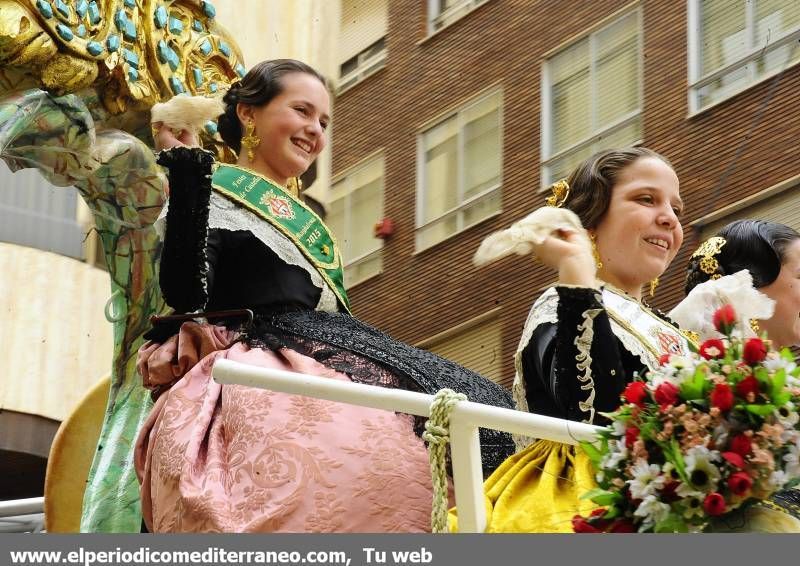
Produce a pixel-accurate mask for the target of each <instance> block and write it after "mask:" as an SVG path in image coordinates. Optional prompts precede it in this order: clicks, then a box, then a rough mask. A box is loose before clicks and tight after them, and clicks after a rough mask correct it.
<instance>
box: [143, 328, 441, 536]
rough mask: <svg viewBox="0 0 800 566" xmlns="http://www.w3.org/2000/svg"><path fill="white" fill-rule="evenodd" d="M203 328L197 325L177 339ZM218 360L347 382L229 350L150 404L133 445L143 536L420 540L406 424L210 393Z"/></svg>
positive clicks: (225, 389)
mask: <svg viewBox="0 0 800 566" xmlns="http://www.w3.org/2000/svg"><path fill="white" fill-rule="evenodd" d="M212 328H213V327H210V326H208V325H195V327H194V328H190V329H182V334H186V333H185V332H184V330H186V331H188V332H192V333H196V332H205V331H211V329H212ZM186 337H187V336H185V335H184V336H181V338H186ZM151 357H152V353H151ZM220 357H223V358H227V359H230V360H234V361H237V362H241V363H247V364H252V365H256V366H261V367H275V368H280V369H285V370H289V371H297V372H303V373H309V374H315V375H319V376H323V377H327V378H330V379H338V380H343V381H349V377H348V376H347V375H345V374H343V373H341V372H336V371H334V370H331V369H329V368H326V367H325V366H323V365H322V364H320V363H319V362H317V361H315V360H313V359H312V358H309V357H307V356H304V355H301V354H299V353H297V352H295V351H294V350H291V349H288V348H282V349H279V350H277V351H273V350H270V349H263V348H252V349H251V348H250V347H249V346H247V345H246V344H244V343H241V342H239V343H236V344H235V345H234V346H232V347H231V348H229V349H227V350H219V351H217V352H213V353H211V354H209V355H207V356H205V357H204V358H203V359H202V360H200V361H199V362H198V363H197V364H196V365H194V367H193V368H192V369H191V370H190V371H189V372H188V373H187V374H186V375H184V376H183V378H182V379H180V380H179V381H178V382H177V383H176V384H175V385H174V386H172V387H171V388H170V389H169V391H167V392H165V393H164V394H163V395H161V397H159V399H158V401H157V402H156V405H155V407H154V409H153V412H152V413H151V415H150V417H149V418H148V420H147V421H146V423H145V425H144V427H143V431H142V433H141V435H140V437H139V441H138V442H137V447H136V467H137V472H138V473H139V475H140V479H141V481H142V509H143V515H144V518H145V523H146V524H147V526H148V529H150V530H151V531H152V532H424V531H428V530H429V529H430V513H431V501H432V487H431V479H430V472H429V464H428V455H427V452H426V449H425V446H424V443H423V441H422V440H421V439H420V438H419V437H418V436H417V435H416V434H414V430H413V419H412V418H411V417H409V416H407V415H400V414H395V413H391V412H387V411H381V410H376V409H368V408H364V407H358V406H354V405H348V404H342V403H335V402H331V401H324V400H319V399H313V398H310V397H301V396H296V395H288V394H284V393H275V392H272V391H267V390H261V389H253V388H248V387H242V386H237V385H220V384H217V383H216V382H214V381H213V379H212V378H211V368H212V366H213V363H214V360H215V359H217V358H220ZM140 361H141V360H140ZM154 369H156V368H154Z"/></svg>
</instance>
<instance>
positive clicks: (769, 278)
mask: <svg viewBox="0 0 800 566" xmlns="http://www.w3.org/2000/svg"><path fill="white" fill-rule="evenodd" d="M716 235H717V236H721V237H723V238H725V245H724V246H722V249H720V251H719V253H718V254H716V255H715V256H714V258H715V259H716V260H717V264H718V265H719V267H718V268H717V271H716V273H705V272H704V271H702V270H701V269H700V260H701V259H703V258H702V257H694V258H691V259H690V260H689V266H688V268H687V270H686V287H685V291H686V294H689V291H691V290H692V289H694V288H695V286H696V285H699V284H700V283H703V282H705V281H708V280H709V279H710V278H711V277H712V276H713V275H715V274H719V275H721V276H722V275H732V274H734V273H736V272H737V271H741V270H742V269H747V270H748V271H749V272H750V275H752V276H753V286H755V287H756V289H760V288H761V287H766V286H767V285H769V284H770V283H772V282H773V281H775V279H777V278H778V274H779V273H780V271H781V266H782V265H783V263H784V262H785V261H786V249H787V248H788V247H789V245H790V244H791V243H792V242H794V241H795V240H798V239H800V234H798V233H797V231H796V230H794V229H792V228H790V227H789V226H786V225H785V224H778V223H777V222H768V221H766V220H736V221H735V222H731V223H730V224H727V225H725V227H724V228H722V230H720V231H719V232H718V233H717V234H716Z"/></svg>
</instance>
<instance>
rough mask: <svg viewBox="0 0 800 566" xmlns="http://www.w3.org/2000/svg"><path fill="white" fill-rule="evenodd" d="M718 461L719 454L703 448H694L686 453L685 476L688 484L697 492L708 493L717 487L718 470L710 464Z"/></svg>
mask: <svg viewBox="0 0 800 566" xmlns="http://www.w3.org/2000/svg"><path fill="white" fill-rule="evenodd" d="M716 460H719V452H717V451H716V450H709V449H708V448H706V447H705V446H694V447H692V448H689V450H687V451H686V456H685V457H684V461H685V463H686V475H687V476H688V477H689V483H690V484H691V486H692V487H693V488H695V489H697V490H698V491H702V492H704V493H710V492H712V491H714V490H715V489H716V487H717V482H718V481H719V478H720V473H719V469H718V468H717V467H716V466H715V465H714V464H712V462H714V461H716Z"/></svg>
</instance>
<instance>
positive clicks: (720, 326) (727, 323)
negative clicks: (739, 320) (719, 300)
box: [711, 304, 736, 334]
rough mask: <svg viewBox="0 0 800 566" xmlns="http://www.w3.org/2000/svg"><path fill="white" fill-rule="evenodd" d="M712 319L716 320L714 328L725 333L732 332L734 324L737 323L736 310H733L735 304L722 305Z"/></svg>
mask: <svg viewBox="0 0 800 566" xmlns="http://www.w3.org/2000/svg"><path fill="white" fill-rule="evenodd" d="M711 320H712V321H713V322H714V328H716V329H717V330H719V331H720V332H722V333H723V334H730V331H731V330H733V325H734V324H736V311H735V310H733V306H732V305H730V304H725V305H722V306H721V307H720V308H718V309H717V311H716V312H715V313H714V317H713V318H712V319H711Z"/></svg>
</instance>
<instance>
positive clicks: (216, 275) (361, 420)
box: [136, 60, 513, 532]
mask: <svg viewBox="0 0 800 566" xmlns="http://www.w3.org/2000/svg"><path fill="white" fill-rule="evenodd" d="M223 100H224V102H225V104H226V110H225V113H224V114H222V115H221V116H220V117H219V120H218V123H219V131H220V134H221V136H222V138H223V140H224V141H225V142H226V143H227V144H228V145H229V146H230V148H231V149H232V150H234V151H235V152H237V153H238V162H237V164H236V165H224V164H217V163H215V162H214V160H213V158H212V156H211V154H209V153H207V152H204V151H203V150H201V149H198V148H195V147H190V146H193V145H196V144H195V143H194V142H195V140H193V139H191V136H190V135H189V134H187V133H185V132H182V133H181V134H180V135H179V136H177V137H176V136H175V135H174V134H173V133H172V132H171V131H170V129H169V128H167V127H165V126H161V127H160V129H156V134H157V139H158V142H159V145H160V146H161V147H168V148H170V149H169V150H167V151H162V153H161V154H160V157H159V162H160V163H161V164H162V165H164V166H165V167H166V168H167V170H168V175H169V187H170V199H169V200H170V202H169V204H168V206H167V208H166V209H165V211H164V212H162V216H161V222H162V224H163V227H164V228H165V232H164V244H163V250H162V255H161V262H160V266H161V272H160V285H161V289H162V291H163V293H164V297H165V299H166V301H167V303H168V304H169V305H170V306H171V307H172V308H173V309H174V310H175V312H176V313H199V312H202V313H204V314H205V317H206V318H207V319H208V320H211V321H213V322H214V324H211V323H208V322H204V321H201V322H198V321H197V320H189V321H187V322H182V323H180V322H179V323H176V324H174V325H171V324H160V325H157V326H156V328H154V329H153V330H152V331H151V333H150V334H149V338H150V340H151V341H150V342H148V343H147V344H145V346H143V348H142V349H141V350H140V353H139V368H140V371H141V373H142V377H143V380H144V384H145V386H146V387H149V388H150V389H152V390H153V393H154V397H156V398H157V400H156V403H155V406H154V409H153V412H152V413H151V414H150V416H149V418H148V419H147V421H146V423H145V424H144V426H143V429H142V432H141V434H140V436H139V439H138V442H137V447H136V466H137V472H138V475H139V478H140V480H141V483H142V488H141V494H142V510H143V515H144V518H145V523H146V525H147V527H148V529H149V530H151V531H153V532H197V531H225V532H326V531H327V532H346V531H350V532H376V531H401V532H402V531H405V532H410V531H425V530H427V529H429V525H430V511H431V492H432V488H431V479H430V473H429V470H428V457H427V453H426V450H425V447H424V444H423V442H422V440H421V438H420V437H419V433H421V426H420V424H421V423H420V422H418V421H417V420H415V419H414V418H412V417H410V416H408V415H400V414H394V413H387V412H385V411H378V410H373V409H367V408H362V407H357V406H354V405H347V404H341V403H333V402H328V401H322V400H315V399H310V398H306V397H299V396H294V395H287V394H283V393H274V392H271V391H265V390H260V389H251V388H247V387H241V386H233V385H230V386H220V385H218V384H216V383H215V382H214V381H213V380H212V379H211V368H212V366H213V362H214V361H215V360H216V359H217V358H227V359H231V360H236V361H239V362H243V363H249V364H254V365H258V366H262V367H275V368H281V369H286V370H290V371H298V372H302V373H308V374H313V375H320V376H324V377H328V378H330V379H339V380H345V381H355V382H359V383H369V384H375V385H381V386H384V387H390V388H403V389H409V390H413V391H423V392H426V393H434V392H436V391H438V390H439V389H441V388H443V387H449V388H451V389H455V390H457V391H461V392H463V393H465V394H467V396H468V397H469V398H470V399H471V400H474V401H479V402H483V403H488V404H493V405H498V406H502V407H511V406H512V402H511V399H510V396H509V395H508V394H507V393H506V392H505V391H504V390H503V389H502V388H500V387H499V386H497V385H496V384H494V383H492V382H490V381H489V380H487V379H485V378H483V377H482V376H479V375H477V374H475V373H473V372H470V371H468V370H466V369H464V368H462V367H460V366H458V365H456V364H454V363H452V362H449V361H447V360H444V359H441V358H439V357H437V356H434V355H432V354H430V353H429V352H425V351H421V350H417V349H415V348H412V347H410V346H408V345H406V344H403V343H400V342H397V341H395V340H393V339H391V338H390V337H388V336H386V335H385V334H383V333H381V332H380V331H378V330H376V329H374V328H371V327H369V326H367V325H365V324H363V323H361V322H359V321H358V320H357V319H355V318H353V317H352V316H351V315H350V314H349V305H348V301H347V295H346V292H345V290H344V285H343V281H342V258H341V256H340V254H339V250H338V247H337V244H336V240H335V237H334V235H333V234H331V233H330V232H329V230H328V229H327V227H326V226H325V224H324V222H323V221H322V219H321V218H320V217H319V216H318V214H316V213H315V212H314V210H312V209H311V208H310V207H309V206H308V205H307V204H306V203H305V202H304V200H303V198H302V195H300V194H298V192H297V191H296V190H293V189H292V188H290V187H292V186H295V187H296V185H293V183H291V180H292V179H293V178H296V177H298V176H299V175H301V174H302V173H303V172H305V171H306V169H307V168H308V167H309V166H310V165H311V164H312V163H313V161H314V159H315V158H316V157H317V155H318V154H319V152H320V151H321V150H322V149H323V147H324V146H325V143H326V132H325V130H326V127H327V126H328V123H329V114H330V101H329V95H328V91H327V89H326V87H325V83H324V79H323V78H322V77H321V76H320V75H319V74H318V73H317V72H316V71H314V70H313V69H311V68H310V67H308V66H307V65H305V64H303V63H300V62H298V61H293V60H276V61H269V62H264V63H261V64H259V65H256V66H255V67H254V68H253V69H252V70H251V71H250V72H249V73H248V74H247V75H246V76H245V77H244V79H243V80H242V81H241V83H235V84H234V85H232V87H231V89H230V91H229V92H228V93H227V94H226V95H225V98H224V99H223ZM242 309H249V310H251V311H252V312H253V313H254V317H253V320H252V321H250V322H248V321H246V320H245V321H244V322H243V319H241V318H236V317H235V316H234V315H235V313H234V315H231V311H237V310H238V311H241V310H242ZM199 317H200V315H198V317H196V318H198V319H199ZM482 444H483V448H484V467H485V470H486V472H487V473H488V472H490V471H491V470H492V469H494V467H495V466H496V465H497V464H498V463H499V462H500V461H502V460H503V459H504V458H505V457H506V456H508V455H509V454H510V453H511V452H512V451H513V444H512V443H511V441H510V438H509V437H508V436H507V435H505V434H500V433H497V432H494V431H491V432H485V433H484V436H483V438H482Z"/></svg>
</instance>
